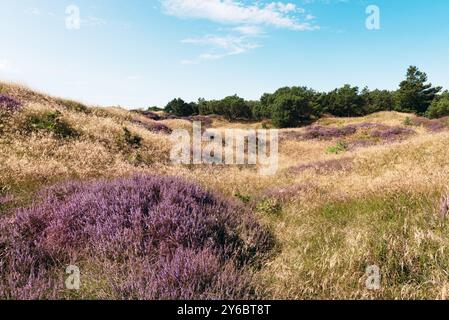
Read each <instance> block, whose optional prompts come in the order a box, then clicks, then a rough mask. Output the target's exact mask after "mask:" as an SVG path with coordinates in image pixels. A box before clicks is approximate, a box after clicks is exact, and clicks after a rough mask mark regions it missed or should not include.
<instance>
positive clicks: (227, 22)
mask: <svg viewBox="0 0 449 320" xmlns="http://www.w3.org/2000/svg"><path fill="white" fill-rule="evenodd" d="M373 6H374V7H373ZM377 9H378V10H379V11H378V12H379V15H377V11H376V10H377ZM78 13H79V14H78ZM78 17H79V19H78ZM377 17H379V19H377ZM377 22H379V26H380V28H377ZM367 23H368V25H367ZM448 38H449V1H447V0H431V1H429V0H414V1H410V0H371V1H365V0H285V1H283V0H282V1H281V0H280V1H263V0H258V1H253V0H251V1H250V0H238V1H237V0H130V1H124V0H121V1H119V0H73V1H65V0H62V1H54V0H17V1H10V0H0V39H1V41H0V81H13V82H19V83H23V84H25V85H28V86H30V87H31V88H33V89H36V90H40V91H44V92H46V93H49V94H51V95H56V96H61V97H65V98H71V99H76V100H80V101H83V102H85V103H89V104H98V105H104V106H106V105H121V106H124V107H129V108H141V107H142V108H143V107H148V106H152V105H158V106H164V105H165V104H166V103H167V102H168V101H169V100H171V99H173V98H175V97H181V98H183V99H184V100H186V101H196V100H197V99H198V98H200V97H202V98H206V99H220V98H223V97H225V96H228V95H233V94H238V95H239V96H241V97H243V98H246V99H259V98H260V96H261V95H262V94H263V93H264V92H273V91H275V90H276V89H278V88H280V87H283V86H293V85H296V86H307V87H311V88H314V89H316V90H324V91H328V90H332V89H334V88H336V87H340V86H342V85H343V84H346V83H348V84H351V85H356V86H359V87H360V88H362V87H364V86H368V87H369V88H371V89H374V88H379V89H396V88H397V86H398V84H399V82H400V81H401V80H402V79H403V78H404V77H405V72H406V69H407V67H408V66H409V65H416V66H418V67H419V68H420V69H421V70H422V71H424V72H426V73H427V74H428V77H429V80H430V81H431V82H432V83H433V84H435V85H441V86H443V87H444V88H445V89H449V76H448V75H449V58H448V57H449V41H448V40H449V39H448Z"/></svg>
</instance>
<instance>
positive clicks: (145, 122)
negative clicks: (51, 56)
mask: <svg viewBox="0 0 449 320" xmlns="http://www.w3.org/2000/svg"><path fill="white" fill-rule="evenodd" d="M0 88H1V92H2V93H5V94H8V95H9V96H11V97H14V98H16V99H18V100H19V101H21V102H22V104H23V106H24V107H23V110H22V111H21V112H18V113H15V114H13V115H12V116H11V117H10V118H8V119H5V120H2V122H3V123H2V127H1V130H0V132H1V136H0V198H1V199H2V200H1V201H0V214H2V215H10V214H12V212H13V211H12V209H13V208H15V207H20V206H25V205H26V204H28V203H30V202H31V200H32V199H33V198H34V195H35V193H36V192H37V191H38V190H40V189H42V188H43V187H44V186H48V185H52V184H54V183H56V182H61V181H66V180H69V179H77V180H83V181H84V180H92V179H96V178H100V177H104V178H112V177H124V176H129V175H130V174H133V173H136V172H139V173H157V174H164V175H175V176H181V177H187V178H188V179H190V180H193V181H197V182H199V183H200V184H201V185H203V186H204V187H206V188H208V189H210V190H214V191H215V192H219V193H221V194H223V195H224V196H226V197H229V198H233V199H237V200H239V201H241V200H244V204H245V205H246V206H247V207H248V208H251V209H253V211H255V212H256V214H257V217H258V219H259V221H261V222H262V223H263V224H264V225H265V226H267V227H268V228H269V229H270V230H271V231H272V233H273V235H274V238H275V241H276V248H275V250H274V251H273V253H272V256H271V258H270V259H269V260H268V261H266V262H265V263H264V264H263V266H262V267H261V268H259V269H257V271H256V275H255V283H256V285H257V286H258V288H259V292H263V295H264V296H265V297H266V298H275V299H280V298H282V299H321V298H324V299H334V298H348V299H350V298H369V299H372V298H392V299H415V298H431V299H446V298H447V291H448V289H449V280H448V271H449V233H448V231H447V230H448V227H449V226H448V225H447V222H446V220H445V219H444V218H442V217H441V210H440V199H441V197H442V196H444V195H445V194H446V192H447V186H448V180H449V149H448V147H447V142H448V141H449V130H446V125H448V124H447V123H446V122H447V121H446V120H444V119H442V120H441V121H440V122H439V124H440V126H439V127H438V130H435V129H434V125H435V123H429V122H428V121H425V120H423V119H419V118H416V117H415V116H414V115H409V114H401V113H394V112H382V113H378V114H373V115H370V116H367V117H363V118H323V119H321V120H319V121H318V122H317V123H315V124H313V125H312V127H305V128H298V129H285V130H281V131H280V137H281V141H280V148H279V152H280V163H279V170H278V172H277V174H276V175H275V176H273V177H264V176H260V175H259V173H258V171H257V169H256V168H252V167H233V166H193V167H177V166H172V165H171V164H170V163H169V154H170V146H171V142H170V139H169V136H168V135H167V134H165V133H161V132H154V131H152V130H151V127H152V126H154V125H155V122H154V121H153V120H150V119H148V118H147V117H145V116H144V115H141V114H138V113H136V112H130V111H126V110H124V109H121V108H118V107H111V108H95V107H92V108H90V107H89V108H84V107H83V106H82V105H78V104H76V103H74V102H68V101H65V100H61V99H57V98H53V97H49V96H47V95H45V94H39V93H35V92H33V91H31V90H29V89H27V88H24V87H21V86H17V85H12V84H0ZM42 119H44V120H42ZM55 119H57V120H55ZM160 123H162V124H164V125H166V126H167V127H169V128H170V129H172V130H173V129H177V128H190V126H191V123H190V122H189V121H187V120H182V119H176V120H163V121H160ZM211 126H212V127H213V128H246V127H248V126H249V127H253V128H260V127H261V126H262V124H261V123H251V124H249V125H248V124H242V123H229V122H227V121H225V120H224V119H220V118H214V119H213V120H212V125H211ZM348 128H349V129H348ZM443 213H445V212H443ZM370 265H378V266H379V267H380V270H381V276H382V280H381V287H380V289H379V290H376V291H372V290H368V289H367V288H366V287H365V280H366V275H365V269H366V267H367V266H370Z"/></svg>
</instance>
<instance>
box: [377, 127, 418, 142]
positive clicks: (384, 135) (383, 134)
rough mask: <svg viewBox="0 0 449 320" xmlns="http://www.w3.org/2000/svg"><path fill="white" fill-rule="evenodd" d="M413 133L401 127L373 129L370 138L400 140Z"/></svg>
mask: <svg viewBox="0 0 449 320" xmlns="http://www.w3.org/2000/svg"><path fill="white" fill-rule="evenodd" d="M413 133H415V131H413V130H411V129H407V128H402V127H385V128H382V129H375V130H373V131H371V133H370V136H371V137H372V138H380V139H382V140H386V141H390V140H395V139H398V138H401V137H403V136H407V135H411V134H413Z"/></svg>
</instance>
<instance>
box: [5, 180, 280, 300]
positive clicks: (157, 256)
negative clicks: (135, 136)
mask: <svg viewBox="0 0 449 320" xmlns="http://www.w3.org/2000/svg"><path fill="white" fill-rule="evenodd" d="M39 197H40V198H42V202H36V203H34V204H33V205H32V206H31V207H29V208H24V209H19V210H18V211H17V212H16V215H15V218H14V219H12V220H6V219H3V220H2V221H1V222H0V299H1V298H17V299H29V298H41V299H42V298H55V299H60V298H67V295H68V294H69V293H68V292H66V291H65V290H64V288H63V286H64V281H63V280H62V279H61V278H62V277H64V276H65V273H64V272H65V268H66V266H67V265H70V264H75V265H79V266H80V269H81V278H82V279H83V269H82V267H81V266H83V265H92V264H94V265H95V270H98V271H97V272H98V274H97V276H99V277H103V280H104V281H103V282H105V283H106V285H104V286H103V287H101V288H97V289H98V292H106V294H105V296H102V295H101V293H96V294H95V293H94V295H95V296H96V297H97V296H100V297H101V298H106V299H107V298H113V299H235V298H249V297H252V296H253V294H254V291H253V289H252V286H251V283H250V281H251V273H250V272H244V271H245V270H247V268H248V267H247V266H248V264H249V263H251V264H252V263H254V262H256V261H257V259H259V258H260V257H263V256H264V255H265V254H266V253H268V251H269V249H270V248H271V246H272V240H271V237H270V235H269V233H268V232H267V231H265V230H264V229H262V228H261V227H260V226H259V225H258V224H257V223H256V222H255V220H254V218H253V216H252V215H251V214H250V213H248V212H245V211H244V210H243V209H242V208H241V207H240V206H239V205H238V204H234V203H232V202H227V201H224V200H223V199H221V198H220V197H218V196H216V195H214V194H212V193H210V192H208V191H206V190H204V189H202V188H201V187H199V186H197V185H195V184H192V183H188V182H186V181H184V180H182V179H179V178H174V177H173V178H172V177H159V176H144V175H137V176H134V177H131V178H126V179H125V178H123V179H118V180H114V181H106V180H101V181H98V182H93V183H79V182H70V183H67V184H64V185H59V186H56V187H52V188H49V189H47V190H45V191H44V192H42V193H41V194H40V195H39ZM84 279H85V278H84ZM82 281H83V280H82ZM85 281H86V279H85ZM82 283H83V282H82ZM87 283H88V281H87ZM83 290H89V288H83V287H81V292H80V297H83Z"/></svg>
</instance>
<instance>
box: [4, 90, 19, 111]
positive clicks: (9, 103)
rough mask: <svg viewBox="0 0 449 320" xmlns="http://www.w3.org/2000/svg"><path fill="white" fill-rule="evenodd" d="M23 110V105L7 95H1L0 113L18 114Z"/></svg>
mask: <svg viewBox="0 0 449 320" xmlns="http://www.w3.org/2000/svg"><path fill="white" fill-rule="evenodd" d="M21 109H22V104H21V103H20V102H19V101H18V100H16V99H14V98H12V97H10V96H8V95H6V94H0V112H1V111H6V112H17V111H20V110H21Z"/></svg>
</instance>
